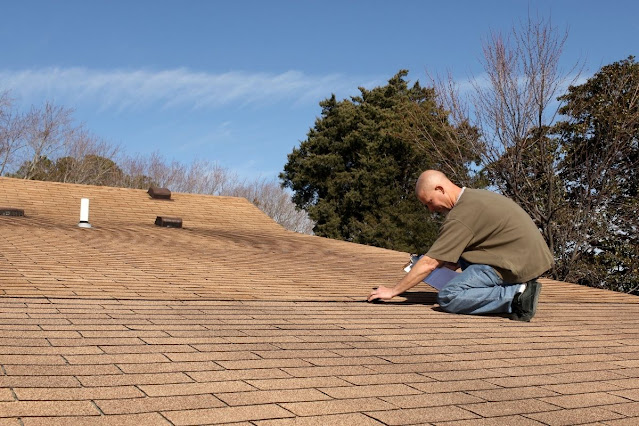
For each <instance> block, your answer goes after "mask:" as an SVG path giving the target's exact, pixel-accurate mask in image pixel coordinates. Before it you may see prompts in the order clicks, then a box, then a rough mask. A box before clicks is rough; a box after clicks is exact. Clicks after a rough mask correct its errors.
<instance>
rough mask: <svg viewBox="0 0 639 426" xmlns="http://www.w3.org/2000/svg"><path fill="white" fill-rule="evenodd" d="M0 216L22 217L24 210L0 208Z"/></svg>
mask: <svg viewBox="0 0 639 426" xmlns="http://www.w3.org/2000/svg"><path fill="white" fill-rule="evenodd" d="M0 216H24V210H23V209H16V208H13V207H0Z"/></svg>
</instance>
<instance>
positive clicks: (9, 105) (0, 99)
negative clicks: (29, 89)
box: [0, 92, 25, 176]
mask: <svg viewBox="0 0 639 426" xmlns="http://www.w3.org/2000/svg"><path fill="white" fill-rule="evenodd" d="M24 131H25V119H24V116H23V115H22V114H20V113H19V112H17V111H16V110H15V108H14V107H13V100H12V99H11V98H10V97H9V93H8V92H3V93H0V176H2V175H3V174H4V173H5V172H6V171H7V169H8V168H10V167H12V166H14V165H15V161H16V154H17V153H19V152H20V150H21V149H22V147H23V146H24Z"/></svg>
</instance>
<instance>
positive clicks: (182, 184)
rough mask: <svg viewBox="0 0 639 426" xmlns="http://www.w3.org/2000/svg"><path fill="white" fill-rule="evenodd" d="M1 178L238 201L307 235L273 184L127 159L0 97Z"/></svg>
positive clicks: (214, 168) (55, 111)
mask: <svg viewBox="0 0 639 426" xmlns="http://www.w3.org/2000/svg"><path fill="white" fill-rule="evenodd" d="M0 175H1V176H6V177H13V178H20V179H35V180H44V181H55V182H66V183H79V184H86V185H102V186H117V187H125V188H138V189H148V188H149V187H151V186H157V187H164V188H169V189H170V190H171V191H175V192H190V193H198V194H210V195H228V196H237V197H245V198H247V199H248V200H249V201H251V202H252V203H253V204H255V205H256V206H257V207H259V208H260V209H261V210H263V211H264V212H265V213H266V214H267V215H269V216H270V217H271V218H273V219H274V220H275V221H277V222H278V223H279V224H281V225H282V226H284V227H285V228H286V229H289V230H291V231H295V232H301V233H307V234H308V233H312V227H313V223H312V222H311V221H310V219H309V218H308V216H307V214H306V212H304V211H302V210H299V209H297V208H296V206H295V205H294V204H293V203H292V202H291V198H290V194H289V193H288V192H287V191H286V190H284V189H283V188H282V187H281V186H280V184H279V183H278V181H277V180H276V179H267V178H261V179H255V180H252V181H251V180H247V179H241V178H240V177H239V176H238V175H237V174H236V173H234V172H232V171H230V170H228V169H226V168H224V167H222V166H220V165H218V164H217V163H215V162H210V161H205V160H197V161H193V162H192V163H191V164H185V163H181V162H178V161H168V160H167V159H165V158H163V157H162V156H161V155H159V154H158V153H151V154H148V155H137V156H130V155H127V154H126V153H124V152H123V151H122V150H121V149H120V148H119V147H117V146H115V145H113V144H110V143H108V142H107V141H105V140H103V139H102V138H100V137H98V136H96V135H94V134H92V133H91V132H90V131H89V130H87V129H86V127H85V126H84V125H82V124H79V123H77V122H76V120H75V119H74V117H73V110H72V109H71V108H67V107H64V106H60V105H55V104H53V103H51V102H45V104H44V105H42V106H32V107H31V108H30V109H29V110H28V111H21V110H20V109H19V108H17V107H16V102H15V100H14V99H12V98H11V97H10V93H8V92H2V93H0Z"/></svg>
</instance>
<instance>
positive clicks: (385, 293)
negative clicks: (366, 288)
mask: <svg viewBox="0 0 639 426" xmlns="http://www.w3.org/2000/svg"><path fill="white" fill-rule="evenodd" d="M393 297H395V293H394V289H392V288H388V287H384V286H379V287H377V288H374V289H373V291H372V292H371V294H369V295H368V301H369V302H372V301H373V300H376V299H381V300H390V299H392V298H393Z"/></svg>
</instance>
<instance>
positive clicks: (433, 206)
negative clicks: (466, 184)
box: [418, 188, 451, 213]
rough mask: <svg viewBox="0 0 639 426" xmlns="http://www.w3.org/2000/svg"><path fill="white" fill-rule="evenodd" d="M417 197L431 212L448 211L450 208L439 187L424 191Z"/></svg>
mask: <svg viewBox="0 0 639 426" xmlns="http://www.w3.org/2000/svg"><path fill="white" fill-rule="evenodd" d="M418 198H419V201H421V203H422V204H424V205H425V206H426V207H428V210H430V211H431V212H437V213H448V212H449V211H450V209H451V207H450V206H448V204H447V201H448V200H447V199H446V197H444V193H443V191H442V190H440V189H439V188H435V189H433V190H427V191H424V192H422V193H421V194H420V196H419V197H418Z"/></svg>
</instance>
